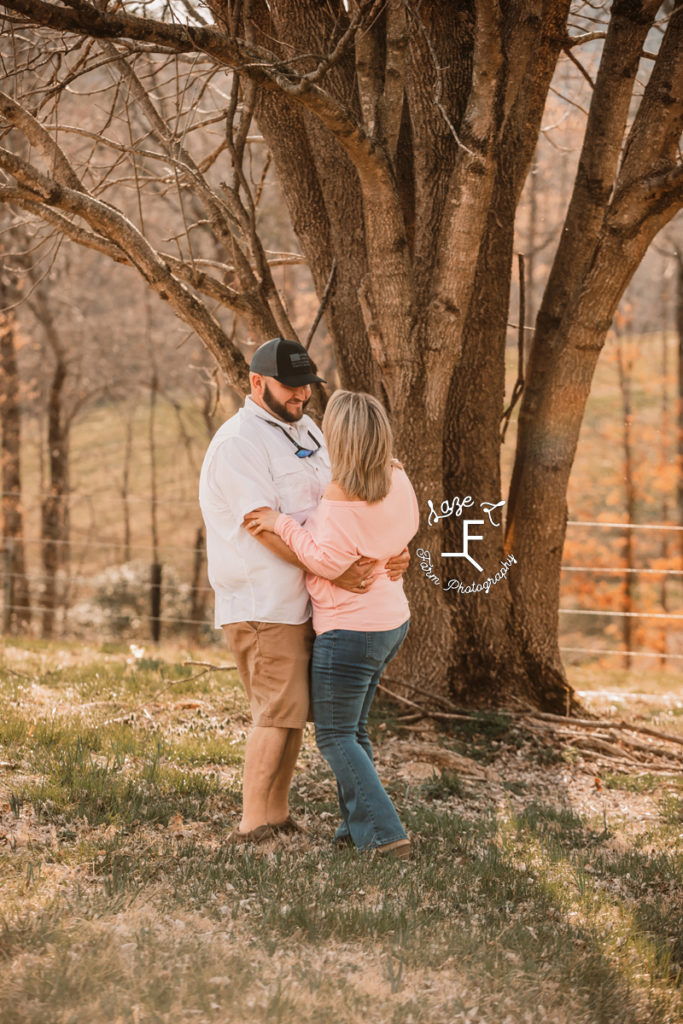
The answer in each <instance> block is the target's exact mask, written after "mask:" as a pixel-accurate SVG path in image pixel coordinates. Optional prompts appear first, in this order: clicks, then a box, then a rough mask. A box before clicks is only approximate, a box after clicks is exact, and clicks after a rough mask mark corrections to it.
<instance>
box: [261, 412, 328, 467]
mask: <svg viewBox="0 0 683 1024" xmlns="http://www.w3.org/2000/svg"><path fill="white" fill-rule="evenodd" d="M266 423H270V425H271V427H277V429H278V430H281V431H282V433H283V434H284V435H285V437H286V438H287V440H288V441H291V443H292V444H293V445H294V447H295V448H296V452H295V454H296V457H297V459H308V458H309V457H310V456H311V455H315V453H316V452H317V451H319V450H320V447H321V445H320V442H319V441H318V440H316V438H315V437H313V434H312V433H311V432H310V430H307V431H306V433H307V434H308V436H309V437H310V439H311V441H312V442H313V444H314V445H315V448H304V447H303V445H300V444H299V443H298V442H297V441H295V440H294V438H293V437H292V435H291V434H288V433H287V431H286V430H285V428H284V427H281V426H280V424H279V423H273V421H272V420H266Z"/></svg>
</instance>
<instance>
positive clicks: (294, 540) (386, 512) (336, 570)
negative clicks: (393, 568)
mask: <svg viewBox="0 0 683 1024" xmlns="http://www.w3.org/2000/svg"><path fill="white" fill-rule="evenodd" d="M418 519H419V516H418V507H417V498H416V497H415V492H414V490H413V487H412V484H411V483H410V480H409V479H408V477H407V476H406V474H405V473H404V471H403V470H402V469H398V467H394V469H393V472H392V484H391V490H390V491H389V493H388V494H387V496H386V498H383V499H382V501H378V502H375V503H374V504H369V503H368V502H367V501H334V500H332V499H329V498H323V499H322V500H321V502H320V504H319V505H318V507H317V509H316V510H315V511H314V512H313V513H312V514H311V515H310V516H309V518H308V519H307V521H306V523H305V524H304V525H303V526H300V525H299V523H297V522H296V521H295V520H294V519H292V518H291V517H290V516H287V515H280V516H278V518H277V520H276V521H275V533H277V534H278V535H279V536H280V537H281V538H282V539H283V540H284V541H285V543H286V544H288V545H289V547H290V548H291V549H292V551H293V552H294V553H295V555H296V556H297V558H298V559H299V561H301V562H303V564H304V565H305V566H306V568H307V569H309V570H310V572H309V573H307V575H306V587H307V588H308V592H309V594H310V595H311V603H312V605H313V628H314V630H315V632H316V633H326V632H327V631H328V630H330V629H353V630H360V631H369V632H372V631H376V630H384V629H395V628H396V627H397V626H400V625H401V624H402V623H403V622H405V621H406V619H407V618H408V616H409V614H410V611H409V608H408V601H407V600H406V596H405V593H404V592H403V581H402V580H393V581H392V580H390V579H389V575H388V573H387V571H386V569H385V568H384V564H385V562H386V561H387V559H389V558H391V557H392V555H397V554H398V553H399V552H400V551H402V550H403V548H404V547H405V546H406V545H407V543H408V541H409V540H411V538H412V537H414V536H415V533H416V532H417V525H418ZM361 555H366V556H367V557H369V558H375V559H377V566H376V567H375V569H374V571H373V573H372V577H373V579H374V582H373V584H372V587H370V588H369V589H368V591H367V593H365V594H352V593H350V592H349V591H348V590H342V588H341V587H335V586H334V584H333V583H332V582H331V580H333V579H336V578H337V576H339V575H341V573H343V572H344V570H345V569H348V568H349V566H350V565H351V564H352V563H353V562H355V561H356V559H357V558H359V557H360V556H361ZM313 573H315V575H313Z"/></svg>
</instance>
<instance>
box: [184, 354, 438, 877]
mask: <svg viewBox="0 0 683 1024" xmlns="http://www.w3.org/2000/svg"><path fill="white" fill-rule="evenodd" d="M249 378H250V383H251V394H250V395H248V396H247V398H246V399H245V402H244V405H243V407H242V408H241V409H240V410H239V411H238V412H237V413H236V414H235V415H234V416H233V417H231V419H229V420H228V421H227V422H226V423H224V424H223V426H222V427H221V428H220V429H219V430H218V432H217V433H216V435H215V436H214V438H213V440H212V441H211V444H210V445H209V448H208V451H207V453H206V457H205V459H204V464H203V466H202V472H201V478H200V485H199V497H200V504H201V508H202V514H203V516H204V521H205V523H206V533H207V552H208V566H209V579H210V582H211V585H212V587H213V589H214V591H215V624H216V626H217V627H222V628H223V630H224V632H225V634H226V638H227V641H228V645H229V647H230V649H231V651H232V653H233V655H234V658H235V661H236V663H237V667H238V669H239V673H240V677H241V679H242V683H243V685H244V688H245V690H246V692H247V696H248V698H249V702H250V705H251V711H252V717H253V728H252V730H251V732H250V733H249V736H248V738H247V743H246V750H245V759H244V785H243V810H242V818H241V821H240V823H239V826H238V828H236V829H235V830H234V831H233V832H232V834H231V835H230V837H229V841H230V842H231V843H235V844H241V843H261V842H265V841H266V840H269V839H271V838H272V837H273V836H274V835H276V834H277V833H283V832H297V831H300V830H301V826H300V825H299V824H298V823H297V822H296V821H295V820H294V819H293V818H292V816H291V815H290V812H289V788H290V783H291V780H292V775H293V772H294V767H295V764H296V760H297V757H298V754H299V750H300V747H301V740H302V736H303V729H304V726H305V724H306V721H307V720H310V717H311V715H310V711H311V708H312V714H313V721H314V723H315V736H316V742H317V744H318V748H319V749H320V752H321V753H322V755H323V757H324V758H325V760H326V761H327V762H328V764H329V765H330V767H331V768H332V771H333V772H334V774H335V777H336V779H337V792H338V796H339V807H340V811H341V823H340V825H339V827H338V828H337V831H336V834H335V841H336V842H337V843H338V844H340V845H342V844H347V843H348V844H350V845H355V846H356V847H358V849H360V850H367V851H369V850H376V851H377V852H378V853H379V854H386V855H389V856H393V857H400V858H404V857H407V856H408V855H409V852H410V840H409V838H408V836H407V834H406V831H405V829H404V827H403V825H402V824H401V821H400V820H399V817H398V815H397V813H396V810H395V808H394V806H393V804H392V802H391V800H390V798H389V796H388V795H387V793H386V791H385V790H384V787H383V786H382V783H381V782H380V779H379V777H378V775H377V772H376V770H375V767H374V763H373V756H372V747H371V745H370V740H369V737H368V732H367V718H368V712H369V710H370V705H371V704H372V700H373V698H374V695H375V691H376V689H377V684H378V682H379V680H380V677H381V675H382V672H383V670H384V668H385V666H386V665H387V664H388V663H389V661H391V659H392V658H393V657H394V655H395V654H396V653H397V651H398V649H399V647H400V646H401V644H402V642H403V639H404V637H405V635H406V633H407V630H408V618H409V610H408V603H407V601H406V597H405V594H404V592H403V584H402V579H401V577H402V574H403V572H404V571H405V569H406V568H407V566H408V560H409V556H408V552H407V548H406V545H407V544H408V541H409V540H410V539H411V538H412V537H413V536H414V535H415V532H416V530H417V525H418V509H417V500H416V498H415V493H414V491H413V488H412V486H411V484H410V481H409V480H408V477H407V476H406V474H405V472H404V471H403V469H402V468H401V467H400V465H398V464H397V463H396V460H394V459H393V458H392V435H391V427H390V425H389V421H388V418H387V415H386V412H385V411H384V408H383V406H382V405H381V404H380V403H379V402H378V401H377V400H376V399H375V398H373V397H372V396H370V395H365V394H352V393H351V392H348V391H337V392H335V393H334V395H333V396H332V398H331V399H330V401H329V403H328V405H327V408H326V410H325V416H324V419H323V425H322V432H321V431H320V430H319V429H318V427H317V426H316V424H315V423H314V422H313V420H312V419H311V418H310V417H309V416H307V415H306V414H305V407H306V403H307V402H308V400H309V398H310V396H311V384H313V383H314V382H317V381H321V382H322V383H325V382H324V381H322V378H320V377H318V376H317V375H316V373H315V367H314V366H313V364H312V363H311V360H310V358H309V356H308V353H307V352H306V350H305V349H304V348H303V346H301V345H300V344H299V343H298V342H295V341H289V340H287V339H283V338H274V339H272V340H271V341H267V342H266V343H265V344H264V345H261V347H260V348H259V349H257V351H256V352H255V353H254V356H253V359H252V362H251V366H250V374H249ZM311 606H312V610H313V618H312V623H311Z"/></svg>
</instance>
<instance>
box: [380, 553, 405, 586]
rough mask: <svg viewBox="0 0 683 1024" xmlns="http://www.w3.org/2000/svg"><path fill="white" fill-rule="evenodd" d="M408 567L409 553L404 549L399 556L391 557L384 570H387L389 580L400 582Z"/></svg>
mask: <svg viewBox="0 0 683 1024" xmlns="http://www.w3.org/2000/svg"><path fill="white" fill-rule="evenodd" d="M409 565H410V552H409V551H408V548H404V549H403V551H402V552H401V553H400V555H393V556H392V557H391V558H390V559H389V561H388V562H387V563H386V565H385V566H384V568H385V569H386V570H387V572H388V574H389V579H390V580H400V578H401V576H402V575H403V573H404V572H405V571H406V569H407V568H408V566H409Z"/></svg>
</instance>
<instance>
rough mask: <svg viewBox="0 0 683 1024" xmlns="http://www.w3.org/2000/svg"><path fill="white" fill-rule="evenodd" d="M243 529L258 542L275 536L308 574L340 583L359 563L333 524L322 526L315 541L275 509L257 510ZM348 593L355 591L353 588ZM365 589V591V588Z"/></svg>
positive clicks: (247, 519)
mask: <svg viewBox="0 0 683 1024" xmlns="http://www.w3.org/2000/svg"><path fill="white" fill-rule="evenodd" d="M244 525H245V526H246V528H247V529H248V530H249V532H250V533H251V534H252V536H255V537H257V538H258V536H259V534H262V533H263V532H264V531H267V532H270V531H272V532H273V533H276V534H277V535H278V536H279V537H281V538H282V540H283V541H284V542H285V544H287V545H288V546H289V547H290V548H291V549H292V551H293V552H294V554H295V555H296V556H297V558H298V559H299V561H300V562H302V563H303V565H304V567H305V568H306V570H307V571H308V572H310V573H313V574H314V575H315V576H322V577H323V578H324V579H327V580H337V578H338V577H339V576H340V575H342V574H344V573H345V571H346V570H347V569H349V567H350V566H352V565H353V564H354V562H356V561H357V559H358V553H357V552H356V551H355V550H353V549H352V548H351V546H350V545H345V544H344V537H343V533H342V532H341V531H340V530H339V529H338V528H337V527H336V524H335V523H334V522H330V521H327V522H326V523H325V524H324V525H323V534H322V536H321V537H320V539H319V540H314V539H313V537H312V536H311V534H310V533H309V532H308V530H306V529H304V527H303V526H300V525H299V524H298V523H297V522H296V520H295V519H292V518H291V516H287V515H284V514H281V513H279V512H276V511H275V510H274V509H256V510H254V511H253V512H250V513H249V515H248V516H246V517H245V523H244ZM349 589H355V587H350V588H349ZM363 589H366V588H363Z"/></svg>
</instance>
